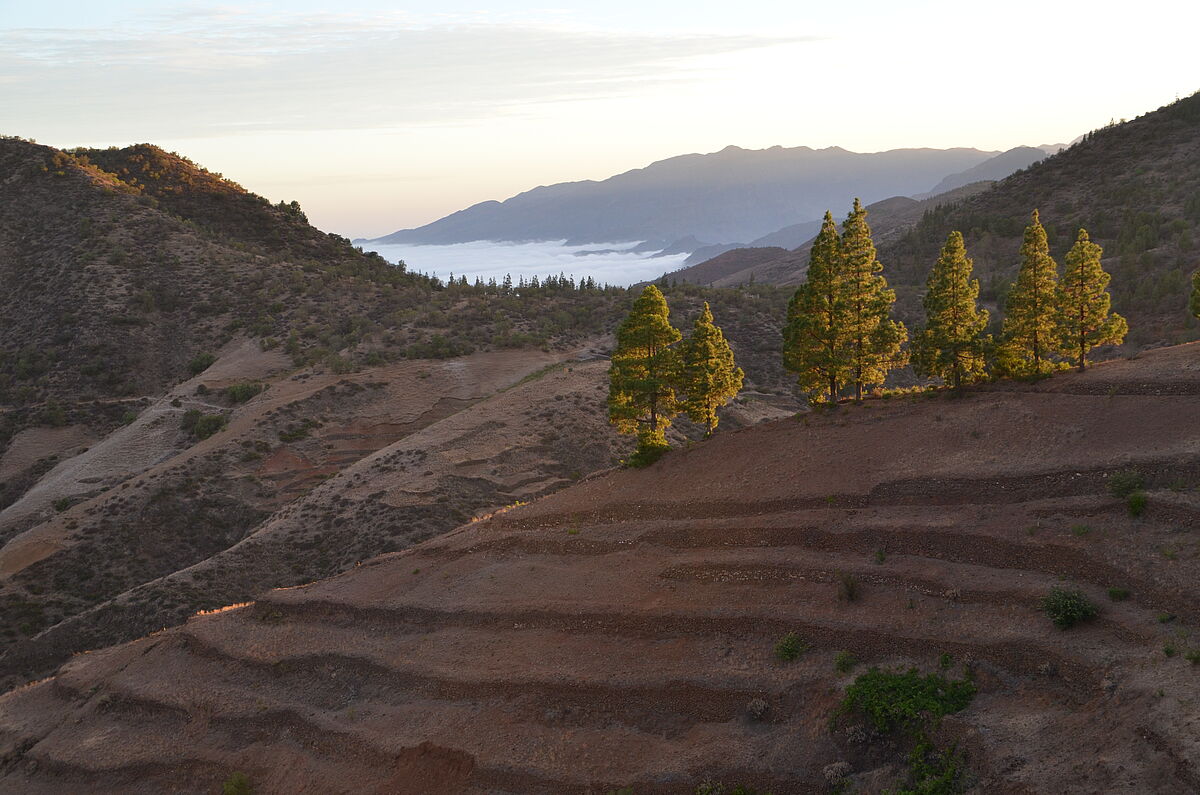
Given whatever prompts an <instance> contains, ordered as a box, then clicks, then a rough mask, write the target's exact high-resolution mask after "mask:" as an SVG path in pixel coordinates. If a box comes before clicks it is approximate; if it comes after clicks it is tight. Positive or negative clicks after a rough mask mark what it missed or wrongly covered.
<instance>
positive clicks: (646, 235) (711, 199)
mask: <svg viewBox="0 0 1200 795" xmlns="http://www.w3.org/2000/svg"><path fill="white" fill-rule="evenodd" d="M995 154H996V153H995V152H982V151H979V150H977V149H945V150H940V149H896V150H892V151H888V152H876V153H869V154H862V153H857V152H848V151H846V150H845V149H840V148H838V147H830V148H828V149H816V150H814V149H810V148H808V147H804V146H801V147H795V148H790V149H785V148H783V147H779V146H776V147H772V148H770V149H760V150H747V149H741V148H739V147H736V146H730V147H726V148H725V149H722V150H721V151H720V152H714V153H712V154H703V155H701V154H691V155H681V156H679V157H673V158H670V159H667V160H661V161H658V162H656V163H652V164H651V165H649V166H647V167H645V168H640V169H635V170H633V171H627V172H625V173H624V174H618V175H617V176H614V177H610V178H609V179H606V180H603V181H599V182H595V181H585V182H567V183H560V184H557V185H550V186H543V187H539V188H534V189H533V190H530V191H526V192H524V193H521V194H518V195H517V196H514V197H512V198H510V199H508V200H506V201H504V202H496V201H490V202H483V203H481V204H477V205H474V206H473V207H469V208H467V209H465V210H460V211H459V212H456V213H453V214H452V215H448V216H446V217H445V218H442V219H440V220H438V221H434V222H433V223H431V224H426V225H425V226H422V227H419V228H417V229H405V230H401V231H399V232H395V233H393V234H391V235H387V236H385V237H381V238H379V239H378V240H376V241H374V242H377V243H416V244H446V243H464V242H469V241H474V240H499V241H526V240H567V241H568V242H570V243H572V244H582V243H618V242H623V241H653V242H655V244H656V245H657V246H658V247H660V248H664V249H665V248H668V247H670V246H671V244H673V243H675V242H676V241H681V240H683V239H685V238H694V240H692V241H691V248H698V247H700V246H702V245H705V244H718V243H733V242H736V241H751V240H755V239H756V238H758V237H761V236H763V235H767V234H770V233H773V232H776V231H777V230H779V229H781V228H782V227H785V226H789V225H791V224H794V223H796V222H797V221H811V220H813V219H819V218H820V217H821V215H822V214H823V213H824V212H825V208H826V207H829V206H831V205H834V204H839V205H840V204H844V203H846V202H848V201H849V200H850V198H852V197H853V196H856V195H857V196H861V197H862V198H863V199H864V200H865V201H876V200H879V199H882V198H885V197H887V196H895V195H908V194H912V193H919V192H923V191H926V190H928V189H929V188H930V187H932V186H933V185H935V184H936V183H937V182H938V181H939V180H941V179H942V178H943V177H945V176H946V175H947V174H951V173H956V172H959V171H962V170H964V169H966V168H969V167H971V166H974V165H978V164H979V163H981V162H983V161H985V160H987V159H988V158H990V157H992V156H993V155H995ZM689 250H690V248H689Z"/></svg>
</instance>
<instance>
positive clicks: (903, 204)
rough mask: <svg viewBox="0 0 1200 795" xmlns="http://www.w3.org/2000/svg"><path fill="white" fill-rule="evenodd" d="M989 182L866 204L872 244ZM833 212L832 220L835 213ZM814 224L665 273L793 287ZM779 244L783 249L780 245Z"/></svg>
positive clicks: (683, 278) (711, 282)
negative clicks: (931, 193) (913, 197)
mask: <svg viewBox="0 0 1200 795" xmlns="http://www.w3.org/2000/svg"><path fill="white" fill-rule="evenodd" d="M991 185H992V183H991V182H973V183H971V184H969V185H964V186H962V187H960V188H955V189H953V190H950V191H947V192H946V193H941V194H938V195H936V196H932V197H930V198H928V199H912V198H909V197H907V196H893V197H891V198H889V199H884V200H883V201H877V202H875V203H873V204H870V205H867V213H868V218H869V221H870V224H871V232H872V236H873V237H874V239H875V242H876V244H877V245H880V246H885V245H887V244H888V243H889V242H890V241H892V240H894V239H897V238H899V237H900V236H901V235H903V234H905V233H907V232H908V231H909V230H910V229H912V227H914V226H915V225H916V224H917V223H918V222H919V221H920V220H921V219H922V218H923V217H924V216H925V214H926V213H927V212H930V211H932V210H935V209H936V208H938V207H941V206H944V205H946V204H949V203H953V202H956V201H959V200H961V199H963V198H965V197H968V196H972V195H974V194H976V193H980V192H983V191H986V190H987V189H988V188H990V187H991ZM831 212H832V210H831ZM834 217H835V219H837V216H836V214H835V216H834ZM837 220H840V219H837ZM819 227H820V224H819V223H816V224H796V225H794V226H792V227H788V228H786V229H783V230H780V235H779V236H771V235H768V236H767V237H766V238H763V239H762V240H761V241H757V243H758V245H756V246H755V247H752V248H733V249H730V250H729V251H727V252H723V253H721V254H718V255H717V256H715V257H712V258H711V259H708V260H705V261H703V262H699V263H697V264H695V265H691V266H689V267H686V268H681V269H680V270H677V271H672V272H671V273H669V274H668V275H667V276H668V278H669V279H670V280H672V281H679V282H685V283H689V284H698V285H704V286H709V287H736V286H739V285H744V284H750V283H755V284H772V285H783V286H786V287H795V286H796V285H798V284H800V283H801V282H803V281H804V274H805V272H806V271H807V270H808V252H809V247H810V245H811V244H812V238H813V237H814V236H815V233H816V231H817V230H818V229H819ZM810 232H811V233H810ZM800 235H803V239H802V240H800V242H795V241H796V240H797V239H798V238H799V236H800ZM771 240H778V241H779V243H778V244H775V245H770V244H769V241H771ZM787 244H790V245H787ZM785 245H786V248H783V247H781V246H785Z"/></svg>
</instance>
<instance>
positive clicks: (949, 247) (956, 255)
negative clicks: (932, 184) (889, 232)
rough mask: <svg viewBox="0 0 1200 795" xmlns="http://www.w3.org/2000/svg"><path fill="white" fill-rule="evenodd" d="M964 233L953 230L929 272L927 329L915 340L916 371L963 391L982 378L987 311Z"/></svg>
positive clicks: (914, 365) (926, 311)
mask: <svg viewBox="0 0 1200 795" xmlns="http://www.w3.org/2000/svg"><path fill="white" fill-rule="evenodd" d="M972 267H973V263H972V262H971V259H970V258H969V257H968V256H967V248H966V246H965V245H964V244H963V236H962V233H961V232H951V233H950V236H949V237H947V238H946V245H945V246H943V247H942V254H941V256H940V257H938V260H937V262H936V263H935V264H934V266H933V270H932V271H930V273H929V280H928V281H927V282H926V287H927V288H928V290H927V291H926V293H925V301H924V303H925V327H924V328H923V329H921V330H920V331H918V332H917V334H916V335H915V337H914V338H913V356H912V359H913V369H915V370H916V372H917V374H918V375H921V376H924V377H926V378H928V377H938V378H941V379H942V380H943V381H945V382H946V383H947V384H949V385H950V386H952V387H954V388H955V389H958V388H959V387H961V386H962V385H963V384H965V383H970V382H972V381H976V380H978V379H979V378H981V377H982V376H983V374H984V372H985V363H984V352H985V347H986V345H987V338H986V337H984V334H983V330H984V329H985V328H987V324H988V312H987V310H986V309H979V308H978V306H976V301H977V300H978V299H979V280H978V279H972V278H971V269H972Z"/></svg>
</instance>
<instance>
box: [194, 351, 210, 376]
mask: <svg viewBox="0 0 1200 795" xmlns="http://www.w3.org/2000/svg"><path fill="white" fill-rule="evenodd" d="M216 360H217V357H216V356H214V355H213V354H211V353H198V354H196V355H195V356H194V357H193V358H192V360H191V361H190V362H188V372H190V373H191V374H192V375H200V373H203V372H204V371H205V370H207V369H208V368H209V367H212V364H213V362H215V361H216Z"/></svg>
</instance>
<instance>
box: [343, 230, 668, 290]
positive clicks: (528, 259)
mask: <svg viewBox="0 0 1200 795" xmlns="http://www.w3.org/2000/svg"><path fill="white" fill-rule="evenodd" d="M637 245H638V244H637V243H628V242H626V243H593V244H589V245H586V246H568V245H565V241H561V240H559V241H547V242H539V243H496V242H492V241H486V240H484V241H476V242H474V243H456V244H453V245H448V246H416V245H409V244H400V245H383V244H376V243H363V244H362V247H363V249H364V250H366V251H376V252H378V253H379V254H380V256H382V257H383V258H384V259H386V260H387V261H388V262H397V261H398V260H403V261H404V264H405V265H406V266H407V267H408V269H409V270H410V271H419V272H421V273H428V274H431V275H436V276H437V277H438V278H439V279H442V280H443V281H444V280H446V279H448V278H449V277H450V274H454V278H456V279H457V278H458V277H459V276H464V275H465V276H466V277H467V280H468V281H470V282H471V283H472V284H474V283H475V277H477V276H478V277H479V278H481V279H483V280H484V281H485V282H486V281H487V280H488V279H495V280H496V281H497V282H502V281H503V280H504V276H505V274H509V275H511V276H512V280H513V283H514V284H516V283H517V282H518V281H520V278H521V277H522V276H524V277H525V279H526V280H528V279H529V278H530V277H532V276H537V277H538V279H543V278H545V277H546V276H558V275H559V274H560V273H561V274H565V275H566V276H570V277H574V279H575V281H577V282H578V281H579V280H580V279H585V278H587V277H588V276H591V277H592V278H593V279H595V280H596V282H597V283H598V284H605V283H608V284H614V285H621V286H623V287H624V286H628V285H631V284H636V283H637V282H642V281H648V280H650V279H657V278H658V277H660V276H662V275H663V274H664V273H666V272H668V271H673V270H678V269H679V268H682V267H683V261H684V260H685V259H687V254H672V255H670V256H663V257H651V256H650V255H649V254H639V253H635V252H633V251H631V250H630V249H632V248H634V247H635V246H637Z"/></svg>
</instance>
